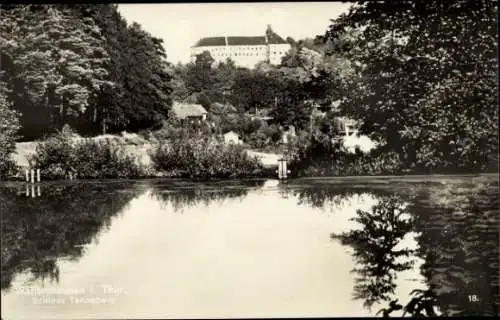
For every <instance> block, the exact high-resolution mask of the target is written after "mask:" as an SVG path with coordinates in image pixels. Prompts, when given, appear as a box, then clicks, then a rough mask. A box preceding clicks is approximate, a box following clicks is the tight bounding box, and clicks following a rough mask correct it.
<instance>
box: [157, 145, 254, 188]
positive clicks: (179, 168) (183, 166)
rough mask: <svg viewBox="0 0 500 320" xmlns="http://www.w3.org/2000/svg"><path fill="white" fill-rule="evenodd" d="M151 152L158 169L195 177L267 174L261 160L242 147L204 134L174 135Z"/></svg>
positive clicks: (239, 176) (235, 176) (172, 173)
mask: <svg viewBox="0 0 500 320" xmlns="http://www.w3.org/2000/svg"><path fill="white" fill-rule="evenodd" d="M165 142H166V143H164V144H162V145H159V146H158V147H157V148H156V149H155V150H154V151H153V154H152V155H151V159H152V161H153V163H154V166H155V169H156V170H159V171H164V172H167V173H170V174H171V175H174V176H178V177H187V178H192V179H210V178H242V177H255V176H259V175H261V174H262V173H263V168H262V165H261V163H260V161H259V160H258V159H257V158H255V157H250V156H249V155H248V154H247V153H246V151H245V150H244V149H243V147H242V146H239V145H225V144H223V143H221V142H220V141H217V140H216V139H215V138H206V137H203V136H200V135H193V136H184V137H179V136H174V137H173V138H171V139H168V140H166V141H165Z"/></svg>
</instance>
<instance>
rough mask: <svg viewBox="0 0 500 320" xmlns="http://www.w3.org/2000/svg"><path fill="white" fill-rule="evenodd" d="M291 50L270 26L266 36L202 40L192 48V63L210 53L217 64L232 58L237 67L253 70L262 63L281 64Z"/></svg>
mask: <svg viewBox="0 0 500 320" xmlns="http://www.w3.org/2000/svg"><path fill="white" fill-rule="evenodd" d="M290 48H291V46H290V44H289V43H287V42H286V41H285V40H283V38H281V37H280V36H279V35H277V34H276V33H274V32H273V31H272V29H271V27H270V26H269V25H268V26H267V30H266V33H265V35H264V36H255V37H232V36H229V37H228V36H224V37H208V38H202V39H200V40H199V41H198V42H197V43H196V44H195V45H194V46H192V47H191V61H193V62H194V61H195V59H196V56H197V55H199V54H200V53H202V52H204V51H208V52H210V54H211V55H212V58H214V60H215V61H216V62H222V61H226V59H227V58H231V60H233V61H234V63H235V64H236V65H237V66H242V67H247V68H253V67H254V66H255V64H257V63H258V62H261V61H268V62H270V63H271V64H279V63H281V58H282V57H283V56H285V54H286V53H287V52H288V51H289V50H290Z"/></svg>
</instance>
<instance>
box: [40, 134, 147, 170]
mask: <svg viewBox="0 0 500 320" xmlns="http://www.w3.org/2000/svg"><path fill="white" fill-rule="evenodd" d="M30 162H31V166H33V167H36V168H40V169H41V170H42V171H43V176H44V178H45V179H67V178H69V177H70V176H72V177H77V178H79V179H100V178H139V177H142V176H144V175H145V170H144V169H143V168H142V167H141V166H140V165H139V164H138V163H137V162H136V160H135V158H134V157H133V156H130V155H127V154H126V153H125V152H124V151H123V150H122V149H120V148H119V147H118V146H116V145H113V144H112V143H110V142H109V141H105V140H104V141H95V140H92V139H81V138H80V139H75V138H74V137H73V135H72V133H71V131H70V130H68V129H63V131H61V132H59V133H58V134H56V135H54V136H53V137H50V138H49V139H47V140H46V141H43V142H40V143H39V144H38V145H37V147H36V151H35V154H34V155H33V157H32V158H31V161H30Z"/></svg>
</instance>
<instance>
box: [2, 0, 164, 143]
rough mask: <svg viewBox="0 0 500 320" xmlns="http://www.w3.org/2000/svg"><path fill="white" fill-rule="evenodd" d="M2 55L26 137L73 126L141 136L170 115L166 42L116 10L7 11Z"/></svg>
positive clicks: (24, 8)
mask: <svg viewBox="0 0 500 320" xmlns="http://www.w3.org/2000/svg"><path fill="white" fill-rule="evenodd" d="M1 10H2V19H1V21H0V35H1V36H0V53H1V65H2V71H3V73H2V81H3V82H4V83H6V89H7V93H6V96H7V100H8V101H9V103H11V104H12V108H13V109H14V110H16V111H19V113H20V115H21V119H20V120H21V125H22V128H21V132H20V133H21V135H22V136H23V137H24V138H25V139H32V138H37V137H40V136H42V135H44V134H49V133H52V132H54V131H55V130H59V129H61V128H62V126H63V125H64V124H70V125H72V126H73V127H75V128H77V129H78V130H79V131H81V132H84V133H90V134H95V133H100V132H117V131H121V130H128V131H137V130H138V129H141V128H145V127H152V126H156V125H158V124H160V123H161V120H163V119H165V118H166V117H168V114H169V110H170V105H171V101H170V97H169V94H170V92H171V88H170V86H171V85H170V79H171V75H170V72H169V67H168V64H167V62H166V59H165V58H166V55H165V51H164V49H163V46H162V41H161V40H160V39H157V38H154V37H152V36H151V35H149V34H148V33H147V32H145V31H144V30H142V29H141V27H140V26H139V25H138V24H136V23H133V24H132V25H127V23H126V21H125V20H124V19H123V17H121V15H120V13H119V12H118V9H117V6H116V5H111V4H100V5H2V7H1Z"/></svg>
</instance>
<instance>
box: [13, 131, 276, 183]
mask: <svg viewBox="0 0 500 320" xmlns="http://www.w3.org/2000/svg"><path fill="white" fill-rule="evenodd" d="M179 130H182V129H179ZM158 135H161V132H159V133H158V134H156V135H155V136H152V139H151V140H152V141H148V140H147V139H144V138H142V137H141V140H142V141H141V142H142V143H143V144H147V145H148V146H149V148H148V149H149V150H148V153H149V158H150V160H151V161H147V162H146V163H144V162H143V161H140V160H139V159H138V157H137V156H135V155H134V154H133V152H130V151H129V150H125V147H124V143H123V141H121V142H122V143H120V140H119V138H115V139H111V138H110V139H91V138H82V137H80V136H78V135H76V134H75V133H74V132H73V131H72V130H71V129H70V128H69V127H65V128H63V130H61V131H60V132H58V133H57V134H55V135H53V136H51V137H49V138H48V139H46V140H44V141H40V142H38V143H37V145H36V148H35V151H34V154H33V155H32V156H31V157H30V158H29V160H28V161H29V166H30V167H31V168H36V169H40V170H41V171H42V177H43V180H72V179H141V178H155V177H174V178H189V179H193V180H209V179H236V178H239V179H242V178H262V177H269V176H270V175H271V174H273V173H274V171H275V169H274V168H273V169H269V168H264V166H263V165H262V163H261V162H260V160H259V159H258V158H257V157H251V156H250V155H249V154H248V153H247V152H246V151H245V149H244V148H243V147H241V146H238V145H225V144H224V143H222V142H220V141H218V140H216V139H215V138H213V137H205V136H202V135H199V134H198V135H196V134H191V132H188V131H186V132H185V134H184V135H182V134H181V133H179V134H177V135H172V136H171V137H170V138H168V139H165V138H162V139H158ZM139 137H140V136H139ZM132 142H133V141H127V142H126V143H125V145H126V146H127V147H131V148H135V149H136V153H137V150H138V147H136V145H138V144H139V143H137V142H134V143H132ZM139 152H141V151H139ZM23 171H24V170H23V169H22V168H21V167H18V170H17V173H16V172H15V170H11V172H12V173H11V174H10V176H7V178H9V179H18V180H21V179H24V172H23ZM3 179H5V177H4V178H3Z"/></svg>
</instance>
